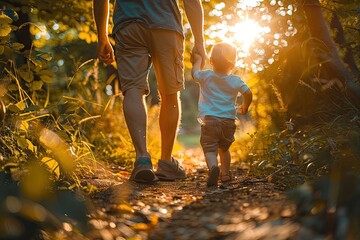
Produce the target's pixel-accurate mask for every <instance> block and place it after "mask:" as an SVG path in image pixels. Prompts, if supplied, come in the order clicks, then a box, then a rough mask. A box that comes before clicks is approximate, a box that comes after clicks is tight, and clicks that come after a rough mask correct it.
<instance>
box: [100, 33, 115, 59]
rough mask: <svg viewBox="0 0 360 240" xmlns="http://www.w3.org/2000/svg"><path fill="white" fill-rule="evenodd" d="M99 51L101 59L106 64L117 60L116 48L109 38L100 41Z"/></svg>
mask: <svg viewBox="0 0 360 240" xmlns="http://www.w3.org/2000/svg"><path fill="white" fill-rule="evenodd" d="M97 53H98V56H99V59H100V61H102V62H103V63H105V64H111V63H112V62H114V61H115V57H114V50H113V48H112V46H111V44H110V42H109V39H105V40H99V41H98V45H97Z"/></svg>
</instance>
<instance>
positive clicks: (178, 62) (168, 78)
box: [115, 23, 184, 95]
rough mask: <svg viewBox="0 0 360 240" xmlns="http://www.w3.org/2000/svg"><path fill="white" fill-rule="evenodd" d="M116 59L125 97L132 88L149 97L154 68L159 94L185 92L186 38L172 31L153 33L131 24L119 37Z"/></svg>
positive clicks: (116, 45) (150, 30)
mask: <svg viewBox="0 0 360 240" xmlns="http://www.w3.org/2000/svg"><path fill="white" fill-rule="evenodd" d="M115 39H116V41H115V42H116V44H115V56H116V63H117V66H118V73H119V79H120V87H121V91H122V92H123V94H125V93H126V91H127V90H129V89H131V88H138V89H144V92H145V93H146V94H148V93H149V83H148V80H147V78H148V73H149V69H150V66H151V64H153V67H154V72H155V75H156V79H157V83H158V90H159V92H160V93H161V94H166V95H168V94H173V93H176V92H178V91H180V90H183V89H184V74H183V69H184V65H183V59H184V57H183V52H184V41H183V37H182V36H181V35H180V34H179V33H177V32H175V31H172V30H164V29H149V28H147V27H146V25H144V24H142V23H130V24H128V25H126V26H125V27H123V28H121V29H120V30H119V31H117V32H116V34H115Z"/></svg>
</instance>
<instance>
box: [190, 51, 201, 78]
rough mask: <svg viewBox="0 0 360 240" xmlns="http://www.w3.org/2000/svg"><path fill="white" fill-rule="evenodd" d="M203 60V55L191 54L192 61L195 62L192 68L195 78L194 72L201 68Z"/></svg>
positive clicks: (192, 74)
mask: <svg viewBox="0 0 360 240" xmlns="http://www.w3.org/2000/svg"><path fill="white" fill-rule="evenodd" d="M201 62H202V57H201V56H200V55H199V54H197V53H195V54H194V55H193V56H191V63H192V64H193V67H192V69H191V76H192V77H193V78H194V73H195V72H196V71H198V70H200V69H201Z"/></svg>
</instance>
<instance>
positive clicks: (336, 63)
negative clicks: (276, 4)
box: [302, 0, 360, 109]
mask: <svg viewBox="0 0 360 240" xmlns="http://www.w3.org/2000/svg"><path fill="white" fill-rule="evenodd" d="M302 5H303V10H304V13H305V16H306V20H307V26H308V28H309V30H310V34H311V36H312V37H313V38H315V39H318V40H320V42H321V43H322V44H323V45H324V49H323V50H325V51H326V52H327V54H321V53H320V54H319V57H320V61H322V62H323V61H325V62H326V63H325V64H324V65H325V69H326V71H327V72H328V73H329V75H330V76H331V77H332V78H338V79H339V80H340V81H341V82H342V83H343V85H344V89H345V93H346V95H347V96H348V97H349V100H350V101H351V102H352V103H353V104H354V105H355V106H356V107H357V108H358V109H360V86H359V84H358V83H356V82H355V81H354V78H353V76H352V74H351V73H350V71H349V70H348V69H347V68H346V66H345V64H344V62H343V61H342V60H341V58H340V56H339V53H338V49H337V48H336V45H335V42H334V40H333V39H332V38H331V36H330V32H329V29H328V28H327V23H326V21H325V19H324V17H323V14H322V10H321V5H320V3H319V0H302ZM325 51H323V52H325Z"/></svg>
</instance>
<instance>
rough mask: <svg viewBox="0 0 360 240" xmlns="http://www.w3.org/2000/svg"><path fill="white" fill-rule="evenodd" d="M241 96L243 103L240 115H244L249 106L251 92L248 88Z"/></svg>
mask: <svg viewBox="0 0 360 240" xmlns="http://www.w3.org/2000/svg"><path fill="white" fill-rule="evenodd" d="M242 96H243V103H242V105H241V107H240V113H241V115H245V114H246V113H247V112H248V109H249V106H250V104H251V102H252V92H251V90H250V89H248V90H247V91H246V92H244V93H243V94H242Z"/></svg>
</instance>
